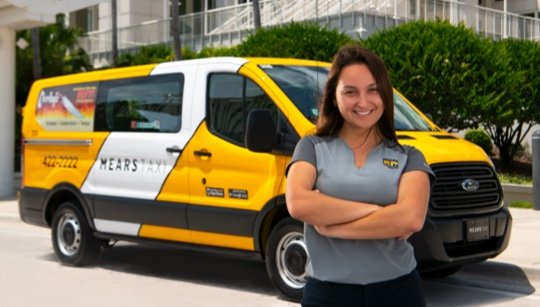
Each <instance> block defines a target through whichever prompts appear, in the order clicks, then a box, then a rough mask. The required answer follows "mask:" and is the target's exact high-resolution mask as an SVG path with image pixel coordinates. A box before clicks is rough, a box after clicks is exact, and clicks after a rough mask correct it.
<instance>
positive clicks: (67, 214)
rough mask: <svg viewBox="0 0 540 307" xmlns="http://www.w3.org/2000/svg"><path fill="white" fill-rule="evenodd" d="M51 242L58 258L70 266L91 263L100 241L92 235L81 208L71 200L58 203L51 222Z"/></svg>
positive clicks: (98, 250)
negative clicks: (58, 205)
mask: <svg viewBox="0 0 540 307" xmlns="http://www.w3.org/2000/svg"><path fill="white" fill-rule="evenodd" d="M51 228H52V243H53V248H54V252H55V254H56V256H57V257H58V259H59V260H60V261H61V262H62V263H64V264H66V265H70V266H84V265H88V264H91V263H93V262H94V261H95V260H96V258H97V257H98V256H99V252H100V250H101V242H100V241H99V240H98V239H96V238H95V237H94V235H93V234H92V229H91V228H90V226H88V222H87V221H86V218H85V215H84V214H83V213H82V211H81V209H80V208H79V207H78V206H76V205H75V204H73V203H71V202H65V203H63V204H61V205H60V207H59V208H58V210H57V211H56V213H55V215H54V218H53V221H52V224H51Z"/></svg>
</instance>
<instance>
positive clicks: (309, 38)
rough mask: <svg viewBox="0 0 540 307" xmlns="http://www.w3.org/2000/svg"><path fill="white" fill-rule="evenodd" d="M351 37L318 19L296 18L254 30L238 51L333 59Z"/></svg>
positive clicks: (262, 55)
mask: <svg viewBox="0 0 540 307" xmlns="http://www.w3.org/2000/svg"><path fill="white" fill-rule="evenodd" d="M351 41H352V39H351V38H350V37H349V36H348V35H347V34H345V33H342V32H338V31H337V30H330V29H328V28H325V27H321V26H319V25H318V24H316V23H305V22H304V23H295V22H293V23H289V24H284V25H279V26H275V27H269V28H261V29H259V30H258V31H256V32H253V33H251V34H250V35H249V36H248V37H247V39H246V40H245V41H243V42H242V43H241V44H240V45H238V55H239V56H260V57H284V58H297V59H309V60H319V61H330V60H332V58H333V56H334V54H335V53H336V52H337V50H338V49H339V48H340V47H341V46H342V45H344V44H347V43H349V42H351Z"/></svg>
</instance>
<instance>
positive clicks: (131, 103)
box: [94, 74, 184, 132]
mask: <svg viewBox="0 0 540 307" xmlns="http://www.w3.org/2000/svg"><path fill="white" fill-rule="evenodd" d="M183 92H184V76H183V75H182V74H166V75H154V76H145V77H138V78H128V79H118V80H111V81H104V82H101V83H100V86H99V94H98V98H97V101H96V111H95V121H94V127H95V130H96V131H123V132H178V131H179V130H180V127H181V123H182V121H181V119H182V98H183Z"/></svg>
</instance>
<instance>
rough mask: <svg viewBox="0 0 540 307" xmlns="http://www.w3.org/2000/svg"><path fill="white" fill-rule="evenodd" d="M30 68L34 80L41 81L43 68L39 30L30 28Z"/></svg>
mask: <svg viewBox="0 0 540 307" xmlns="http://www.w3.org/2000/svg"><path fill="white" fill-rule="evenodd" d="M31 35H32V68H33V72H34V80H37V79H41V76H42V72H43V67H42V65H41V48H40V44H41V42H40V39H39V28H32V31H31Z"/></svg>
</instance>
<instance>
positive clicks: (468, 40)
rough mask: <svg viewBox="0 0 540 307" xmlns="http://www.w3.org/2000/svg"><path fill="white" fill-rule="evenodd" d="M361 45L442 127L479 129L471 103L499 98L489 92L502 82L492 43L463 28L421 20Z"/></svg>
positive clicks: (381, 34) (416, 103) (386, 31)
mask: <svg viewBox="0 0 540 307" xmlns="http://www.w3.org/2000/svg"><path fill="white" fill-rule="evenodd" d="M362 44H363V45H365V46H366V47H367V48H369V49H371V50H373V51H374V52H376V53H377V54H379V55H380V56H381V58H382V59H383V60H384V61H385V63H386V65H387V66H388V69H389V71H390V75H391V78H392V82H393V84H394V86H395V87H396V88H398V89H399V90H400V91H401V92H403V94H404V95H405V96H407V97H408V98H409V99H411V101H412V102H413V103H414V104H415V105H417V106H418V107H419V108H420V109H421V110H422V111H424V112H426V113H429V114H431V116H432V117H433V120H434V121H435V123H437V124H438V125H439V126H440V127H442V128H445V129H448V130H453V129H464V128H471V126H473V127H474V126H476V124H477V123H476V122H475V120H474V116H470V115H471V114H475V110H472V109H471V103H472V102H474V101H477V100H480V101H484V100H494V99H496V97H494V95H493V93H491V92H488V91H486V88H489V87H488V86H487V85H489V84H492V83H493V82H496V81H497V80H499V81H500V80H501V78H502V76H501V74H500V73H497V70H496V69H495V68H496V67H495V66H494V64H493V59H491V58H490V56H491V49H490V46H491V41H490V40H488V39H485V38H481V37H480V36H478V35H477V34H475V33H474V32H473V31H472V30H471V29H469V28H467V27H466V26H465V25H463V24H460V25H457V26H454V25H452V24H450V23H449V22H447V21H416V22H411V23H407V24H404V25H401V26H397V27H393V28H389V29H386V30H383V31H380V32H377V33H375V34H373V35H371V36H370V37H369V38H367V39H366V40H364V41H362ZM474 105H476V104H474Z"/></svg>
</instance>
